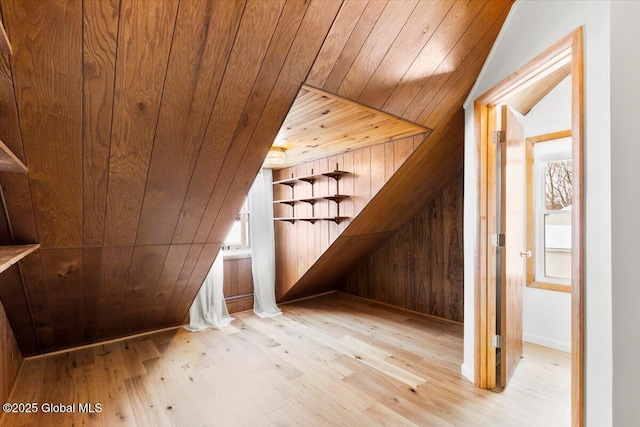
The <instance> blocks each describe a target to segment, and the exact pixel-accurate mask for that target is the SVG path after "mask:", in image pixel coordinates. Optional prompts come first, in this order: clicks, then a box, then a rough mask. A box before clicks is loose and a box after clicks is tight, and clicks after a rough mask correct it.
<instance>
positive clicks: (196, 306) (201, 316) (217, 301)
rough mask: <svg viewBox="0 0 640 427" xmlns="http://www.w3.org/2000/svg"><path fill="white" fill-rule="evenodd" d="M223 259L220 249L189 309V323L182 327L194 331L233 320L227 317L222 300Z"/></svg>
mask: <svg viewBox="0 0 640 427" xmlns="http://www.w3.org/2000/svg"><path fill="white" fill-rule="evenodd" d="M223 268H224V260H223V255H222V251H220V252H219V253H218V256H217V258H216V260H215V261H214V262H213V265H212V266H211V270H209V274H207V277H206V279H204V284H203V285H202V287H201V288H200V292H198V295H197V296H196V299H195V300H194V301H193V304H191V308H190V309H189V318H190V320H189V325H188V326H185V327H184V328H185V329H187V330H189V331H192V332H196V331H204V330H205V329H207V328H214V329H222V328H224V327H225V326H227V325H228V324H229V323H231V321H232V320H233V317H229V312H228V311H227V303H226V302H225V301H224V293H223V280H224V271H223Z"/></svg>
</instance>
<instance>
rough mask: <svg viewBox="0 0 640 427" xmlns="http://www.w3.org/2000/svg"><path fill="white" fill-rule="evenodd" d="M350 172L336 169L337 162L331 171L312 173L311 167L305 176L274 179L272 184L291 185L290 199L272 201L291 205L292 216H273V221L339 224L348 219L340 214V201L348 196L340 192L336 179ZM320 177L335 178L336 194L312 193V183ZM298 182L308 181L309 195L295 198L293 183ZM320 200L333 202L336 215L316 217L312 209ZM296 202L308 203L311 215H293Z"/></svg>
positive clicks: (338, 179)
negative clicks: (309, 186) (330, 222)
mask: <svg viewBox="0 0 640 427" xmlns="http://www.w3.org/2000/svg"><path fill="white" fill-rule="evenodd" d="M348 173H350V172H346V171H341V170H338V164H337V163H336V168H335V170H333V171H331V172H323V173H317V174H314V173H313V169H311V175H306V176H298V177H294V176H292V177H291V178H287V179H282V180H280V181H274V182H273V185H287V186H289V187H291V197H292V198H291V199H280V200H274V201H273V203H274V204H276V203H277V204H284V205H289V206H291V212H292V214H293V216H291V217H280V218H274V221H286V222H290V223H291V224H293V223H295V222H296V221H305V222H310V223H311V224H314V223H315V222H316V221H332V222H335V223H336V224H339V223H340V222H342V221H344V220H345V219H349V217H346V216H340V202H341V201H342V200H344V199H346V198H348V197H349V196H347V195H345V194H340V189H339V185H338V181H340V178H341V177H343V176H344V175H346V174H348ZM322 178H333V179H335V180H336V190H335V191H336V194H333V195H328V196H314V195H313V188H314V187H313V183H314V182H315V181H317V180H319V179H322ZM298 182H308V183H309V184H311V197H301V198H295V192H296V190H295V188H294V186H295V184H296V183H298ZM322 200H330V201H332V202H334V203H335V204H336V215H335V216H329V217H316V216H315V215H316V213H315V211H314V209H315V204H316V203H317V202H319V201H322ZM296 203H308V204H310V205H311V216H310V217H298V216H296V215H295V209H296V208H295V204H296Z"/></svg>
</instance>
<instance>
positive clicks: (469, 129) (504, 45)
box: [462, 0, 637, 427]
mask: <svg viewBox="0 0 640 427" xmlns="http://www.w3.org/2000/svg"><path fill="white" fill-rule="evenodd" d="M610 12H611V3H610V2H608V1H607V2H604V1H533V0H531V1H525V0H518V1H517V2H516V3H515V4H514V6H513V8H512V10H511V12H510V14H509V17H508V18H507V21H506V22H505V25H504V27H503V28H502V31H501V33H500V35H499V37H498V39H497V41H496V44H495V45H494V47H493V49H492V52H491V54H490V55H489V58H488V59H487V62H486V63H485V65H484V68H483V70H482V72H481V74H480V76H479V78H478V81H477V82H476V85H475V86H474V88H473V89H472V91H471V94H470V96H469V98H468V100H467V103H466V104H465V107H466V129H465V205H464V208H465V214H464V231H465V241H464V255H465V260H464V262H465V292H464V293H465V294H464V299H465V304H464V307H465V316H464V328H465V330H464V331H465V335H464V363H463V366H462V372H463V374H464V375H465V376H467V377H468V378H470V379H472V378H473V377H472V374H473V370H474V366H473V363H474V312H473V310H474V274H473V272H474V265H473V263H474V252H475V248H476V241H475V237H476V225H477V221H478V214H477V212H478V207H477V206H476V200H477V169H476V163H477V162H476V155H477V153H476V143H475V140H474V127H473V125H474V123H473V100H474V99H475V98H477V97H478V96H480V95H482V94H483V93H484V92H486V91H487V90H488V89H490V88H491V87H493V86H494V85H496V84H497V83H498V82H500V81H501V80H503V79H504V78H505V77H506V76H508V75H509V74H510V73H512V72H514V71H515V70H517V69H518V68H520V67H521V66H523V65H524V64H526V63H527V62H528V61H530V60H531V59H533V58H534V57H535V56H536V55H537V54H539V53H540V52H542V51H544V50H545V49H546V48H548V47H549V46H551V45H552V44H553V43H555V42H556V41H558V40H559V39H561V38H562V37H564V36H565V35H567V34H568V33H570V32H571V31H573V30H574V29H576V28H577V27H579V26H581V25H583V26H584V31H585V88H584V91H585V103H586V106H585V107H586V109H585V121H586V126H585V157H586V158H585V173H586V179H585V185H586V187H585V195H586V196H585V204H586V213H585V221H586V224H585V230H586V233H585V240H584V242H585V256H586V260H585V275H586V278H585V286H586V298H585V300H586V301H585V304H586V307H585V308H586V313H585V315H586V326H585V329H586V338H585V341H586V356H585V357H586V378H585V383H586V385H585V386H586V402H585V403H586V422H587V425H588V426H598V427H601V426H608V425H611V424H612V379H611V378H612V350H611V345H612V307H611V133H610V132H611V128H610V122H611V120H610V118H611V114H610V113H611V111H610V87H609V86H610V69H609V55H610V31H611V18H610ZM626 24H627V25H629V23H626ZM634 47H637V44H636V45H635V46H634ZM470 374H471V376H469V375H470Z"/></svg>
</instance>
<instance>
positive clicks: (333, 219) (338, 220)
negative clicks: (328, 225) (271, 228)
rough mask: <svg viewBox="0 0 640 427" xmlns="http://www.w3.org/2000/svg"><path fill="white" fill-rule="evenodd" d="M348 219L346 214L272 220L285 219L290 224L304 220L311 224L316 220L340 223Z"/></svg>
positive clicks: (282, 219)
mask: <svg viewBox="0 0 640 427" xmlns="http://www.w3.org/2000/svg"><path fill="white" fill-rule="evenodd" d="M347 219H350V217H348V216H327V217H321V218H319V217H307V218H297V217H295V218H294V217H289V218H274V221H286V222H290V223H291V224H293V223H294V222H296V221H305V222H310V223H311V224H313V223H315V222H316V221H331V222H335V223H336V224H339V223H341V222H342V221H344V220H347Z"/></svg>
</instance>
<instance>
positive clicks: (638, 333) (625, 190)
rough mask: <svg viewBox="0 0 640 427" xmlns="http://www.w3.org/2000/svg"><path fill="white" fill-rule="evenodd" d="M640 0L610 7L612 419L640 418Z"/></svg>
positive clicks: (622, 423)
mask: <svg viewBox="0 0 640 427" xmlns="http://www.w3.org/2000/svg"><path fill="white" fill-rule="evenodd" d="M639 21H640V3H638V2H614V3H613V4H612V6H611V45H612V49H611V161H612V164H613V167H612V171H611V188H612V194H611V201H612V212H611V213H612V216H611V221H612V246H613V247H612V255H613V308H614V309H613V423H614V425H616V426H627V425H638V423H639V422H640V369H638V355H640V339H639V337H640V286H639V284H640V249H639V248H640V221H639V220H638V218H640V74H639V73H640V48H639V47H638V45H639V43H640V26H639V25H638V22H639Z"/></svg>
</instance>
